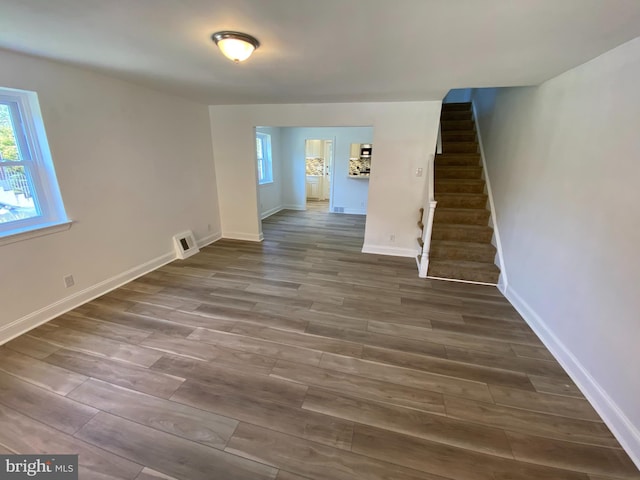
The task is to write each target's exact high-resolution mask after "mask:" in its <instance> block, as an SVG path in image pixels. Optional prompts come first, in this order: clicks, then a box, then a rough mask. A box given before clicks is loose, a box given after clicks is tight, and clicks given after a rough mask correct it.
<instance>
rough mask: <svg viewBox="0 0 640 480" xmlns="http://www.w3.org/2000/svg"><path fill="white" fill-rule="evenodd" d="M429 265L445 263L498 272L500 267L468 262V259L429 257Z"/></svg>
mask: <svg viewBox="0 0 640 480" xmlns="http://www.w3.org/2000/svg"><path fill="white" fill-rule="evenodd" d="M429 264H430V265H433V266H437V265H447V266H451V267H459V268H465V269H471V270H485V271H487V272H500V269H499V268H498V267H496V266H495V265H494V264H493V263H486V262H470V261H468V260H437V259H431V261H430V262H429Z"/></svg>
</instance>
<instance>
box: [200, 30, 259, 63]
mask: <svg viewBox="0 0 640 480" xmlns="http://www.w3.org/2000/svg"><path fill="white" fill-rule="evenodd" d="M211 39H212V40H213V41H214V42H216V45H217V46H218V48H219V49H220V51H221V52H222V53H223V54H224V56H225V57H227V58H228V59H230V60H233V61H234V62H235V63H239V62H242V61H244V60H246V59H247V58H249V57H250V56H251V54H252V53H253V51H254V50H255V49H256V48H258V47H259V46H260V42H259V41H258V40H257V39H256V38H254V37H252V36H251V35H247V34H246V33H241V32H230V31H224V32H216V33H214V34H213V35H211Z"/></svg>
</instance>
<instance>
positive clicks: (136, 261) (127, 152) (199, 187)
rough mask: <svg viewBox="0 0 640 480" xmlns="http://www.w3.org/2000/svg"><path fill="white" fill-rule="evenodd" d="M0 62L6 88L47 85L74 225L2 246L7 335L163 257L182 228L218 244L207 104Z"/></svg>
mask: <svg viewBox="0 0 640 480" xmlns="http://www.w3.org/2000/svg"><path fill="white" fill-rule="evenodd" d="M0 65H2V68H1V69H0V85H1V86H5V87H11V88H20V89H25V90H34V91H36V92H38V95H39V100H40V106H41V109H42V115H43V119H44V124H45V128H46V131H47V135H48V139H49V145H50V147H51V153H52V156H53V160H54V163H55V167H56V172H57V176H58V180H59V184H60V189H61V192H62V197H63V199H64V203H65V206H66V210H67V213H68V215H69V217H70V218H71V219H72V220H73V221H74V222H75V223H74V224H73V226H72V227H71V229H70V230H68V231H65V232H60V233H55V234H52V235H47V236H43V237H38V238H34V239H29V240H24V241H20V242H17V243H12V244H8V245H3V246H0V282H1V285H2V288H0V305H1V306H2V307H1V308H0V341H4V340H7V339H8V338H9V337H11V336H15V335H16V334H18V333H21V332H22V331H23V330H24V329H25V328H29V327H31V326H33V325H34V324H37V323H38V322H42V321H44V320H47V319H48V318H50V317H51V316H55V314H57V313H60V312H61V311H64V310H65V309H69V308H71V307H74V306H76V305H77V304H79V303H82V302H84V301H86V300H88V299H89V298H91V297H92V296H95V295H98V294H100V293H103V292H104V291H106V290H108V289H109V288H112V287H114V286H115V285H117V284H118V283H122V282H124V281H126V280H127V279H128V278H130V277H131V276H132V275H135V274H140V273H142V272H143V271H145V270H148V269H150V268H154V266H157V265H158V264H160V263H162V262H166V261H167V260H169V259H170V258H171V256H170V255H169V256H167V254H168V253H169V252H171V250H172V243H171V236H172V235H174V234H175V233H178V232H180V231H182V230H186V229H192V230H193V231H194V233H195V235H196V238H198V239H205V240H206V239H209V240H210V239H211V238H213V237H211V236H212V235H214V234H216V233H217V232H219V231H220V224H219V213H218V208H217V200H216V196H217V194H216V183H215V173H214V166H213V159H212V146H211V133H210V128H209V121H208V110H207V107H206V106H203V105H198V104H195V103H192V102H190V101H186V100H183V99H180V98H177V97H172V96H168V95H165V94H161V93H157V92H155V91H152V90H149V89H145V88H141V87H138V86H135V85H132V84H129V83H126V82H123V81H120V80H115V79H112V78H109V77H106V76H102V75H99V74H96V73H93V72H90V71H87V70H82V69H77V68H73V67H69V66H65V65H62V64H58V63H54V62H50V61H46V60H41V59H36V58H32V57H28V56H23V55H18V54H14V53H10V52H6V51H0ZM209 226H210V227H209ZM67 274H72V275H73V276H74V277H75V282H76V285H75V287H72V288H70V289H65V287H64V282H63V276H64V275H67Z"/></svg>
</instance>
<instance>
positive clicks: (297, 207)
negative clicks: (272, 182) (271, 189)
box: [282, 205, 307, 211]
mask: <svg viewBox="0 0 640 480" xmlns="http://www.w3.org/2000/svg"><path fill="white" fill-rule="evenodd" d="M306 209H307V206H306V205H282V210H300V211H304V210H306Z"/></svg>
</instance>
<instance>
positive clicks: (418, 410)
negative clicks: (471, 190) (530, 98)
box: [0, 204, 640, 480]
mask: <svg viewBox="0 0 640 480" xmlns="http://www.w3.org/2000/svg"><path fill="white" fill-rule="evenodd" d="M263 227H264V233H265V241H264V242H263V243H262V244H257V243H249V242H240V241H231V240H221V241H219V242H217V243H215V244H213V245H211V246H209V247H206V248H204V249H203V250H202V252H201V253H199V254H198V255H196V256H194V257H191V258H189V259H187V260H184V261H176V262H173V263H171V264H170V265H167V266H165V267H163V268H161V269H159V270H157V271H155V272H152V273H150V274H148V275H145V276H144V277H142V278H139V279H138V280H135V281H133V282H131V283H129V284H127V285H125V286H124V287H122V288H119V289H117V290H115V291H113V292H111V293H109V294H107V295H105V296H103V297H101V298H98V299H96V300H94V301H92V302H91V303H89V304H87V305H84V306H82V307H79V308H77V309H75V310H74V311H72V312H69V313H67V314H65V315H62V316H61V317H59V318H57V319H55V320H53V321H51V322H49V323H48V324H46V325H43V326H41V327H39V328H37V329H35V330H33V331H31V332H29V333H28V334H26V335H23V336H22V337H19V338H17V339H15V340H13V341H11V342H9V343H8V344H6V345H4V346H3V347H1V348H0V451H2V452H5V453H6V452H15V453H79V455H80V457H79V460H80V466H81V469H80V478H82V479H138V480H143V479H145V480H152V479H167V478H175V479H208V480H210V479H220V480H236V479H247V480H248V479H252V480H254V479H258V480H259V479H274V478H277V479H278V480H305V479H307V480H325V479H326V480H341V479H344V480H347V479H362V480H383V479H384V480H391V479H393V480H417V479H426V480H446V479H449V480H525V479H526V480H530V479H536V480H551V479H553V480H612V479H640V473H639V472H638V470H637V469H636V467H635V466H634V465H633V463H632V462H631V460H630V459H629V458H628V456H627V455H626V454H625V452H624V451H623V450H622V449H621V448H620V445H619V444H618V442H617V441H616V439H615V438H614V437H613V436H612V434H611V433H610V431H609V430H608V429H607V427H606V426H605V425H604V424H603V423H602V421H601V420H600V418H599V417H598V415H597V414H596V412H595V411H594V410H593V409H592V408H591V406H590V405H589V403H588V402H587V401H586V400H585V399H584V397H583V396H582V394H581V393H580V391H579V390H578V389H577V388H576V386H575V385H574V384H573V383H572V381H571V380H570V379H569V377H568V376H567V375H566V373H565V372H564V371H563V370H562V368H561V367H560V365H559V364H558V363H557V362H556V361H555V360H554V359H553V357H552V356H551V355H550V354H549V352H548V351H547V350H546V349H545V347H544V346H543V345H542V343H541V342H540V341H539V340H538V339H537V338H536V336H535V335H534V333H533V332H532V331H531V330H530V329H529V328H528V326H527V325H526V323H525V322H524V321H523V320H522V319H521V318H520V316H519V315H518V314H517V312H516V311H515V310H514V309H513V308H512V307H511V306H510V305H509V303H508V302H507V301H506V300H505V299H504V298H503V297H502V295H501V294H500V293H499V292H498V290H497V289H495V288H493V287H487V286H478V285H468V284H459V283H449V282H444V281H435V280H424V279H419V278H418V277H417V270H416V266H415V261H414V260H413V259H404V258H394V257H384V256H376V255H364V254H361V253H360V248H361V245H362V238H363V230H364V217H360V216H351V215H336V214H329V213H327V212H326V208H324V206H317V205H316V206H314V205H313V204H310V210H308V211H307V212H291V211H284V212H281V213H279V214H276V215H274V216H272V217H270V218H269V219H267V220H266V221H264V223H263Z"/></svg>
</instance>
